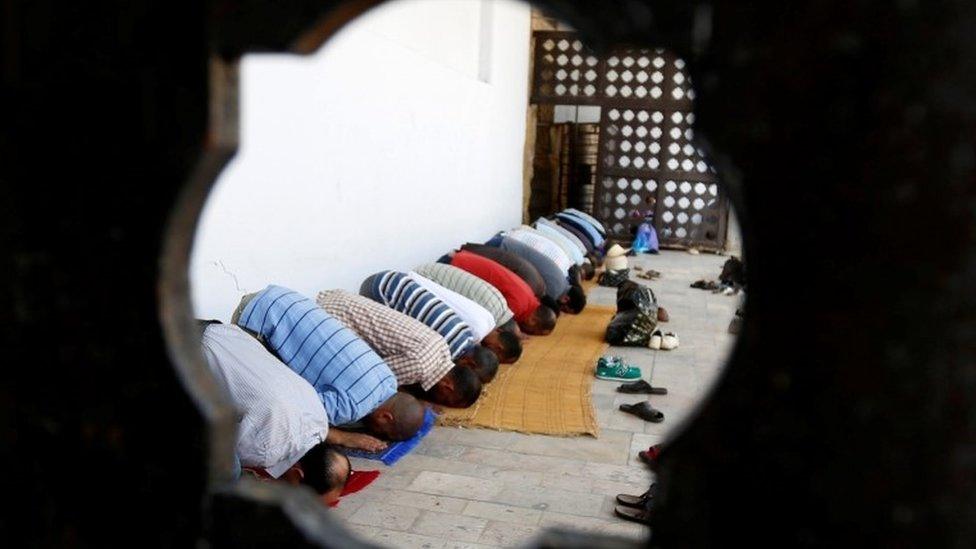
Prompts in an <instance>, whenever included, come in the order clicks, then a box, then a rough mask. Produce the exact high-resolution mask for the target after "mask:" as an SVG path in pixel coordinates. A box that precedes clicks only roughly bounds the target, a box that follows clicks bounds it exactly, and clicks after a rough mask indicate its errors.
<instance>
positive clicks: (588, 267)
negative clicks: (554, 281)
mask: <svg viewBox="0 0 976 549" xmlns="http://www.w3.org/2000/svg"><path fill="white" fill-rule="evenodd" d="M580 273H581V274H582V275H583V280H593V277H594V276H596V269H595V268H594V267H593V264H592V263H590V262H589V261H587V262H585V263H583V265H582V266H580Z"/></svg>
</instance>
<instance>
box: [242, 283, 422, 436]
mask: <svg viewBox="0 0 976 549" xmlns="http://www.w3.org/2000/svg"><path fill="white" fill-rule="evenodd" d="M244 300H245V301H246V303H245V304H244V306H243V308H241V309H240V311H241V312H240V316H239V318H237V319H236V320H235V322H236V323H237V325H238V326H240V327H242V328H244V329H246V330H248V331H250V332H252V333H253V334H255V335H257V336H259V337H260V339H261V340H262V341H263V342H264V343H265V345H266V346H267V347H268V348H269V349H271V350H272V351H273V352H274V353H275V354H277V355H278V357H279V358H280V359H281V361H282V362H284V363H285V364H286V365H287V366H288V367H289V368H291V369H292V371H294V372H295V373H297V374H298V375H300V376H301V377H303V378H304V379H305V380H306V381H308V382H309V383H311V384H312V387H314V388H315V391H316V393H318V396H319V400H321V402H322V405H323V406H325V411H326V413H327V414H328V416H329V423H330V424H331V425H333V427H335V426H344V425H350V424H353V423H356V422H359V421H362V423H363V425H364V426H365V428H366V429H367V431H369V432H370V433H373V434H375V435H378V436H380V437H383V438H386V439H389V440H406V439H408V438H410V437H412V436H413V435H414V434H415V433H416V432H417V431H418V430H419V429H420V427H421V425H422V424H423V421H424V405H423V404H421V402H420V401H419V400H417V399H416V398H414V397H412V396H410V395H408V394H406V393H399V392H397V380H396V376H394V375H393V372H392V371H391V370H390V367H389V366H388V365H387V364H386V362H384V361H383V359H382V358H380V357H379V355H377V354H376V352H375V351H373V350H372V349H370V348H369V345H367V344H366V342H365V341H363V340H362V339H361V338H360V337H359V336H357V335H356V333H355V332H353V331H352V330H350V329H349V328H348V327H346V326H345V325H343V324H342V323H341V322H339V321H338V320H337V319H336V318H335V317H333V316H332V315H330V314H328V313H327V312H325V310H324V309H322V308H321V307H319V306H318V305H316V304H315V302H314V301H312V300H311V299H308V298H307V297H305V296H303V295H301V294H299V293H298V292H295V291H292V290H289V289H288V288H282V287H281V286H268V287H267V288H265V289H264V290H261V291H260V292H258V293H257V294H253V295H249V296H245V297H244ZM330 433H331V434H332V435H333V436H332V442H335V443H336V444H340V445H342V446H348V447H351V448H362V449H364V450H369V451H378V450H382V449H383V448H385V447H386V444H385V443H383V442H382V441H380V440H378V439H376V438H375V437H373V436H370V435H366V434H362V433H352V432H348V431H340V430H339V429H336V428H333V429H331V430H330Z"/></svg>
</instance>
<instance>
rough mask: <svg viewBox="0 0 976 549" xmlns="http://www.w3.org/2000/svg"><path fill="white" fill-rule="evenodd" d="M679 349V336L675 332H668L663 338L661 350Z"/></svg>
mask: <svg viewBox="0 0 976 549" xmlns="http://www.w3.org/2000/svg"><path fill="white" fill-rule="evenodd" d="M677 348H678V336H677V335H676V334H675V333H674V332H668V333H666V334H664V336H663V337H662V338H661V349H663V350H665V351H670V350H671V349H677Z"/></svg>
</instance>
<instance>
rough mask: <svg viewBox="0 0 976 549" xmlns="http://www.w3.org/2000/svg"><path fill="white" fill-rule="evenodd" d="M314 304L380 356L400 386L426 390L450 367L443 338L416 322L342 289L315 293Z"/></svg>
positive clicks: (451, 366)
mask: <svg viewBox="0 0 976 549" xmlns="http://www.w3.org/2000/svg"><path fill="white" fill-rule="evenodd" d="M316 302H317V303H318V304H319V306H320V307H322V308H323V309H325V311H326V312H327V313H329V314H330V315H332V316H334V317H336V318H337V319H339V321H340V322H342V323H343V324H345V325H346V326H348V327H349V328H350V329H351V330H353V331H354V332H356V333H357V334H358V335H359V337H361V338H363V340H364V341H366V343H368V344H369V346H370V347H372V348H373V350H375V351H376V353H377V354H379V355H380V356H381V357H383V360H385V361H386V364H387V365H388V366H389V367H390V369H391V370H393V374H394V375H396V378H397V382H398V383H399V384H400V385H413V384H414V383H419V384H420V387H421V388H423V390H425V391H429V390H430V388H431V387H433V386H434V385H435V384H437V382H438V381H440V380H441V378H442V377H444V376H445V375H446V374H447V373H448V372H449V371H450V370H451V368H453V367H454V363H453V362H451V350H450V349H448V348H447V343H446V342H445V341H444V338H443V337H441V336H440V334H438V333H437V332H435V331H434V330H431V329H430V328H428V327H427V326H425V325H424V324H422V323H421V322H420V321H418V320H415V319H413V318H410V317H409V316H407V315H405V314H403V313H401V312H398V311H394V310H393V309H391V308H389V307H387V306H386V305H382V304H380V303H377V302H375V301H373V300H371V299H367V298H365V297H363V296H360V295H355V294H351V293H349V292H346V291H343V290H329V291H326V292H319V295H318V299H316Z"/></svg>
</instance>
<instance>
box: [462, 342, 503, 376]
mask: <svg viewBox="0 0 976 549" xmlns="http://www.w3.org/2000/svg"><path fill="white" fill-rule="evenodd" d="M469 352H470V353H471V359H472V360H473V362H474V363H473V365H472V366H471V369H472V370H474V373H475V374H477V376H478V379H480V380H481V382H482V383H488V382H489V381H491V380H493V379H495V374H497V373H498V355H496V354H495V353H494V352H493V351H492V350H491V349H489V348H488V347H484V346H482V345H475V346H474V347H473V348H472V349H471V351H469Z"/></svg>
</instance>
